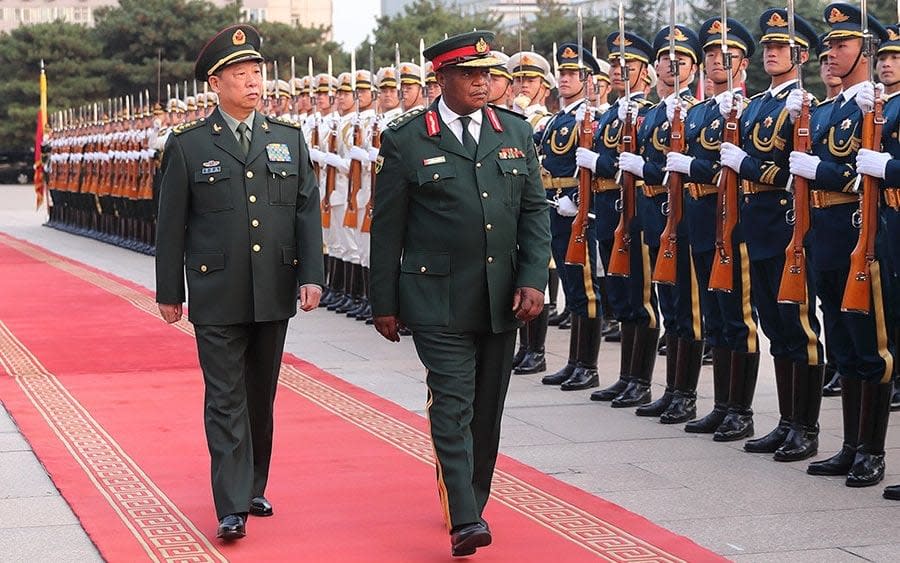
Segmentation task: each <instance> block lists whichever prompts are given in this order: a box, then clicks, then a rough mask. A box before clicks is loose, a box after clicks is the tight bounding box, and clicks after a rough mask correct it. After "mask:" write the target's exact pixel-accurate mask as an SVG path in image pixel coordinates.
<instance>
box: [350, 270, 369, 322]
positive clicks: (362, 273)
mask: <svg viewBox="0 0 900 563" xmlns="http://www.w3.org/2000/svg"><path fill="white" fill-rule="evenodd" d="M359 281H360V286H361V287H362V291H361V294H360V298H359V305H358V306H357V307H356V308H355V309H353V310H351V311H347V316H348V317H350V318H353V319H356V320H358V321H364V320H366V316H367V315H368V311H369V309H370V306H369V269H368V268H366V267H365V266H362V265H360V267H359Z"/></svg>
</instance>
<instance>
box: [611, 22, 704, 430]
mask: <svg viewBox="0 0 900 563" xmlns="http://www.w3.org/2000/svg"><path fill="white" fill-rule="evenodd" d="M670 29H672V28H670V27H668V26H666V27H664V28H662V29H661V30H659V32H657V34H656V36H655V37H654V39H653V52H654V53H655V60H656V66H657V69H658V71H657V72H658V75H659V78H658V84H657V88H656V89H657V92H658V94H659V98H660V102H659V103H658V104H656V105H655V106H653V107H652V108H651V109H649V110H648V111H647V113H646V114H644V117H643V121H642V123H641V125H640V127H639V128H638V130H637V146H638V152H637V154H635V153H631V152H627V151H626V152H623V153H621V154H620V155H619V168H620V169H621V170H623V171H626V172H630V173H632V174H634V175H635V176H636V177H637V178H639V179H640V181H639V189H638V191H637V205H636V214H637V221H638V224H639V226H640V228H641V231H642V233H643V242H644V244H646V245H647V247H648V254H649V263H648V266H649V268H648V269H646V270H642V271H640V272H635V271H634V270H633V269H632V272H631V275H632V276H635V275H636V276H637V278H636V279H640V280H642V281H641V283H642V284H647V283H648V281H649V280H648V279H647V276H648V275H649V269H652V267H653V266H654V265H655V264H656V262H657V257H658V256H659V252H660V237H661V236H662V233H663V231H664V229H665V227H666V224H667V216H668V212H667V211H666V210H667V209H672V208H673V205H672V203H670V202H669V201H668V197H669V195H668V193H667V188H666V185H664V182H663V179H664V177H665V170H664V167H665V164H666V154H667V153H668V152H669V150H670V149H669V146H670V142H671V141H670V132H671V127H670V123H669V120H668V117H667V114H666V107H667V106H666V101H667V100H669V99H675V98H679V99H680V100H682V101H683V103H684V104H685V105H686V106H687V107H691V106H693V105H694V104H696V103H697V100H696V99H695V98H694V97H693V96H692V95H691V93H690V85H691V83H692V82H693V80H694V76H695V75H696V73H697V69H698V68H699V63H700V57H701V52H702V50H701V48H700V39H699V38H698V37H697V34H696V33H694V31H693V30H691V29H690V28H688V27H686V26H683V25H675V27H674V32H673V31H670ZM670 40H671V42H672V43H673V45H674V52H673V53H670V50H669V47H670ZM670 55H674V57H675V59H674V70H675V72H677V73H678V74H677V81H676V75H675V74H674V73H673V64H672V63H673V61H672V59H671V57H670ZM676 83H677V85H678V89H679V92H677V93H676V92H675V86H676ZM677 197H679V198H683V194H682V193H681V190H679V193H678V194H677ZM676 244H677V246H678V251H677V254H676V262H677V266H676V279H677V285H667V284H657V285H656V296H657V300H658V304H659V310H658V312H661V313H662V317H663V325H664V327H665V331H666V332H665V334H666V338H665V340H666V387H665V392H664V393H663V396H662V397H660V398H659V399H657V400H656V401H654V402H653V403H650V404H648V405H644V406H641V407H638V409H637V410H636V411H635V414H637V415H638V416H660V415H662V414H663V413H664V412H665V411H666V409H668V408H669V406H670V404H671V403H672V401H673V398H675V397H676V391H677V390H678V389H682V388H685V387H687V385H686V382H688V381H691V380H693V381H696V379H697V377H698V376H699V373H700V365H701V363H700V356H701V354H702V350H703V340H702V339H703V335H702V334H701V330H700V325H701V320H700V315H699V308H700V305H699V294H698V292H697V283H696V276H695V275H694V272H693V268H692V266H691V260H690V252H689V249H688V243H687V231H686V224H685V222H684V221H682V222H681V223H680V225H679V226H678V230H677V238H676ZM642 297H643V299H642V301H643V305H642V306H643V307H645V308H648V310H652V311H653V316H658V312H657V309H656V307H655V301H656V300H654V299H653V298H652V297H653V294H652V289H651V290H650V291H645V292H643V296H642ZM648 344H649V343H648ZM647 353H649V351H648V352H647ZM650 375H651V374H649V373H646V372H645V373H644V374H643V377H644V378H645V380H644V383H643V384H649V381H650V380H649V377H648V376H650ZM677 400H678V402H679V404H680V410H673V411H672V413H670V416H671V415H672V414H675V413H676V412H677V413H683V412H685V410H689V405H686V404H685V402H686V401H689V399H688V398H687V397H685V396H684V395H682V394H678V399H677Z"/></svg>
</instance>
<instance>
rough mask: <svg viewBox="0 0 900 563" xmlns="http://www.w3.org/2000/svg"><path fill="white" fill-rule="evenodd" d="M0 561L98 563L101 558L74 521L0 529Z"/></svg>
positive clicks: (19, 562)
mask: <svg viewBox="0 0 900 563" xmlns="http://www.w3.org/2000/svg"><path fill="white" fill-rule="evenodd" d="M0 561H15V562H16V563H48V562H51V561H54V562H55V561H59V562H63V561H78V562H79V563H93V562H97V563H102V561H103V558H102V557H100V554H99V553H98V552H97V549H96V548H95V547H94V545H93V544H92V543H91V541H90V539H88V536H87V534H85V533H84V530H82V529H81V526H78V525H77V524H71V525H68V526H42V527H36V528H7V529H0Z"/></svg>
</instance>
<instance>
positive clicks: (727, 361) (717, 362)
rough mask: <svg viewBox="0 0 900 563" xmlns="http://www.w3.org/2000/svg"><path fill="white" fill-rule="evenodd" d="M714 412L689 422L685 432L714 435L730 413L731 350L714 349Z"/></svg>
mask: <svg viewBox="0 0 900 563" xmlns="http://www.w3.org/2000/svg"><path fill="white" fill-rule="evenodd" d="M712 358H713V410H712V411H711V412H710V413H709V414H708V415H706V416H704V417H703V418H701V419H699V420H695V421H693V422H688V423H687V425H685V427H684V431H685V432H692V433H696V434H712V433H713V432H715V431H716V428H718V427H719V425H720V424H722V421H723V420H725V414H726V413H727V412H728V392H729V390H730V388H729V382H730V381H731V350H729V349H728V348H713V349H712Z"/></svg>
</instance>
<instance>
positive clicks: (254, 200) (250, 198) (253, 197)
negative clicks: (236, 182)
mask: <svg viewBox="0 0 900 563" xmlns="http://www.w3.org/2000/svg"><path fill="white" fill-rule="evenodd" d="M247 199H249V200H250V203H256V196H255V195H252V194H251V195H250V197H249V198H247Z"/></svg>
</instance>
